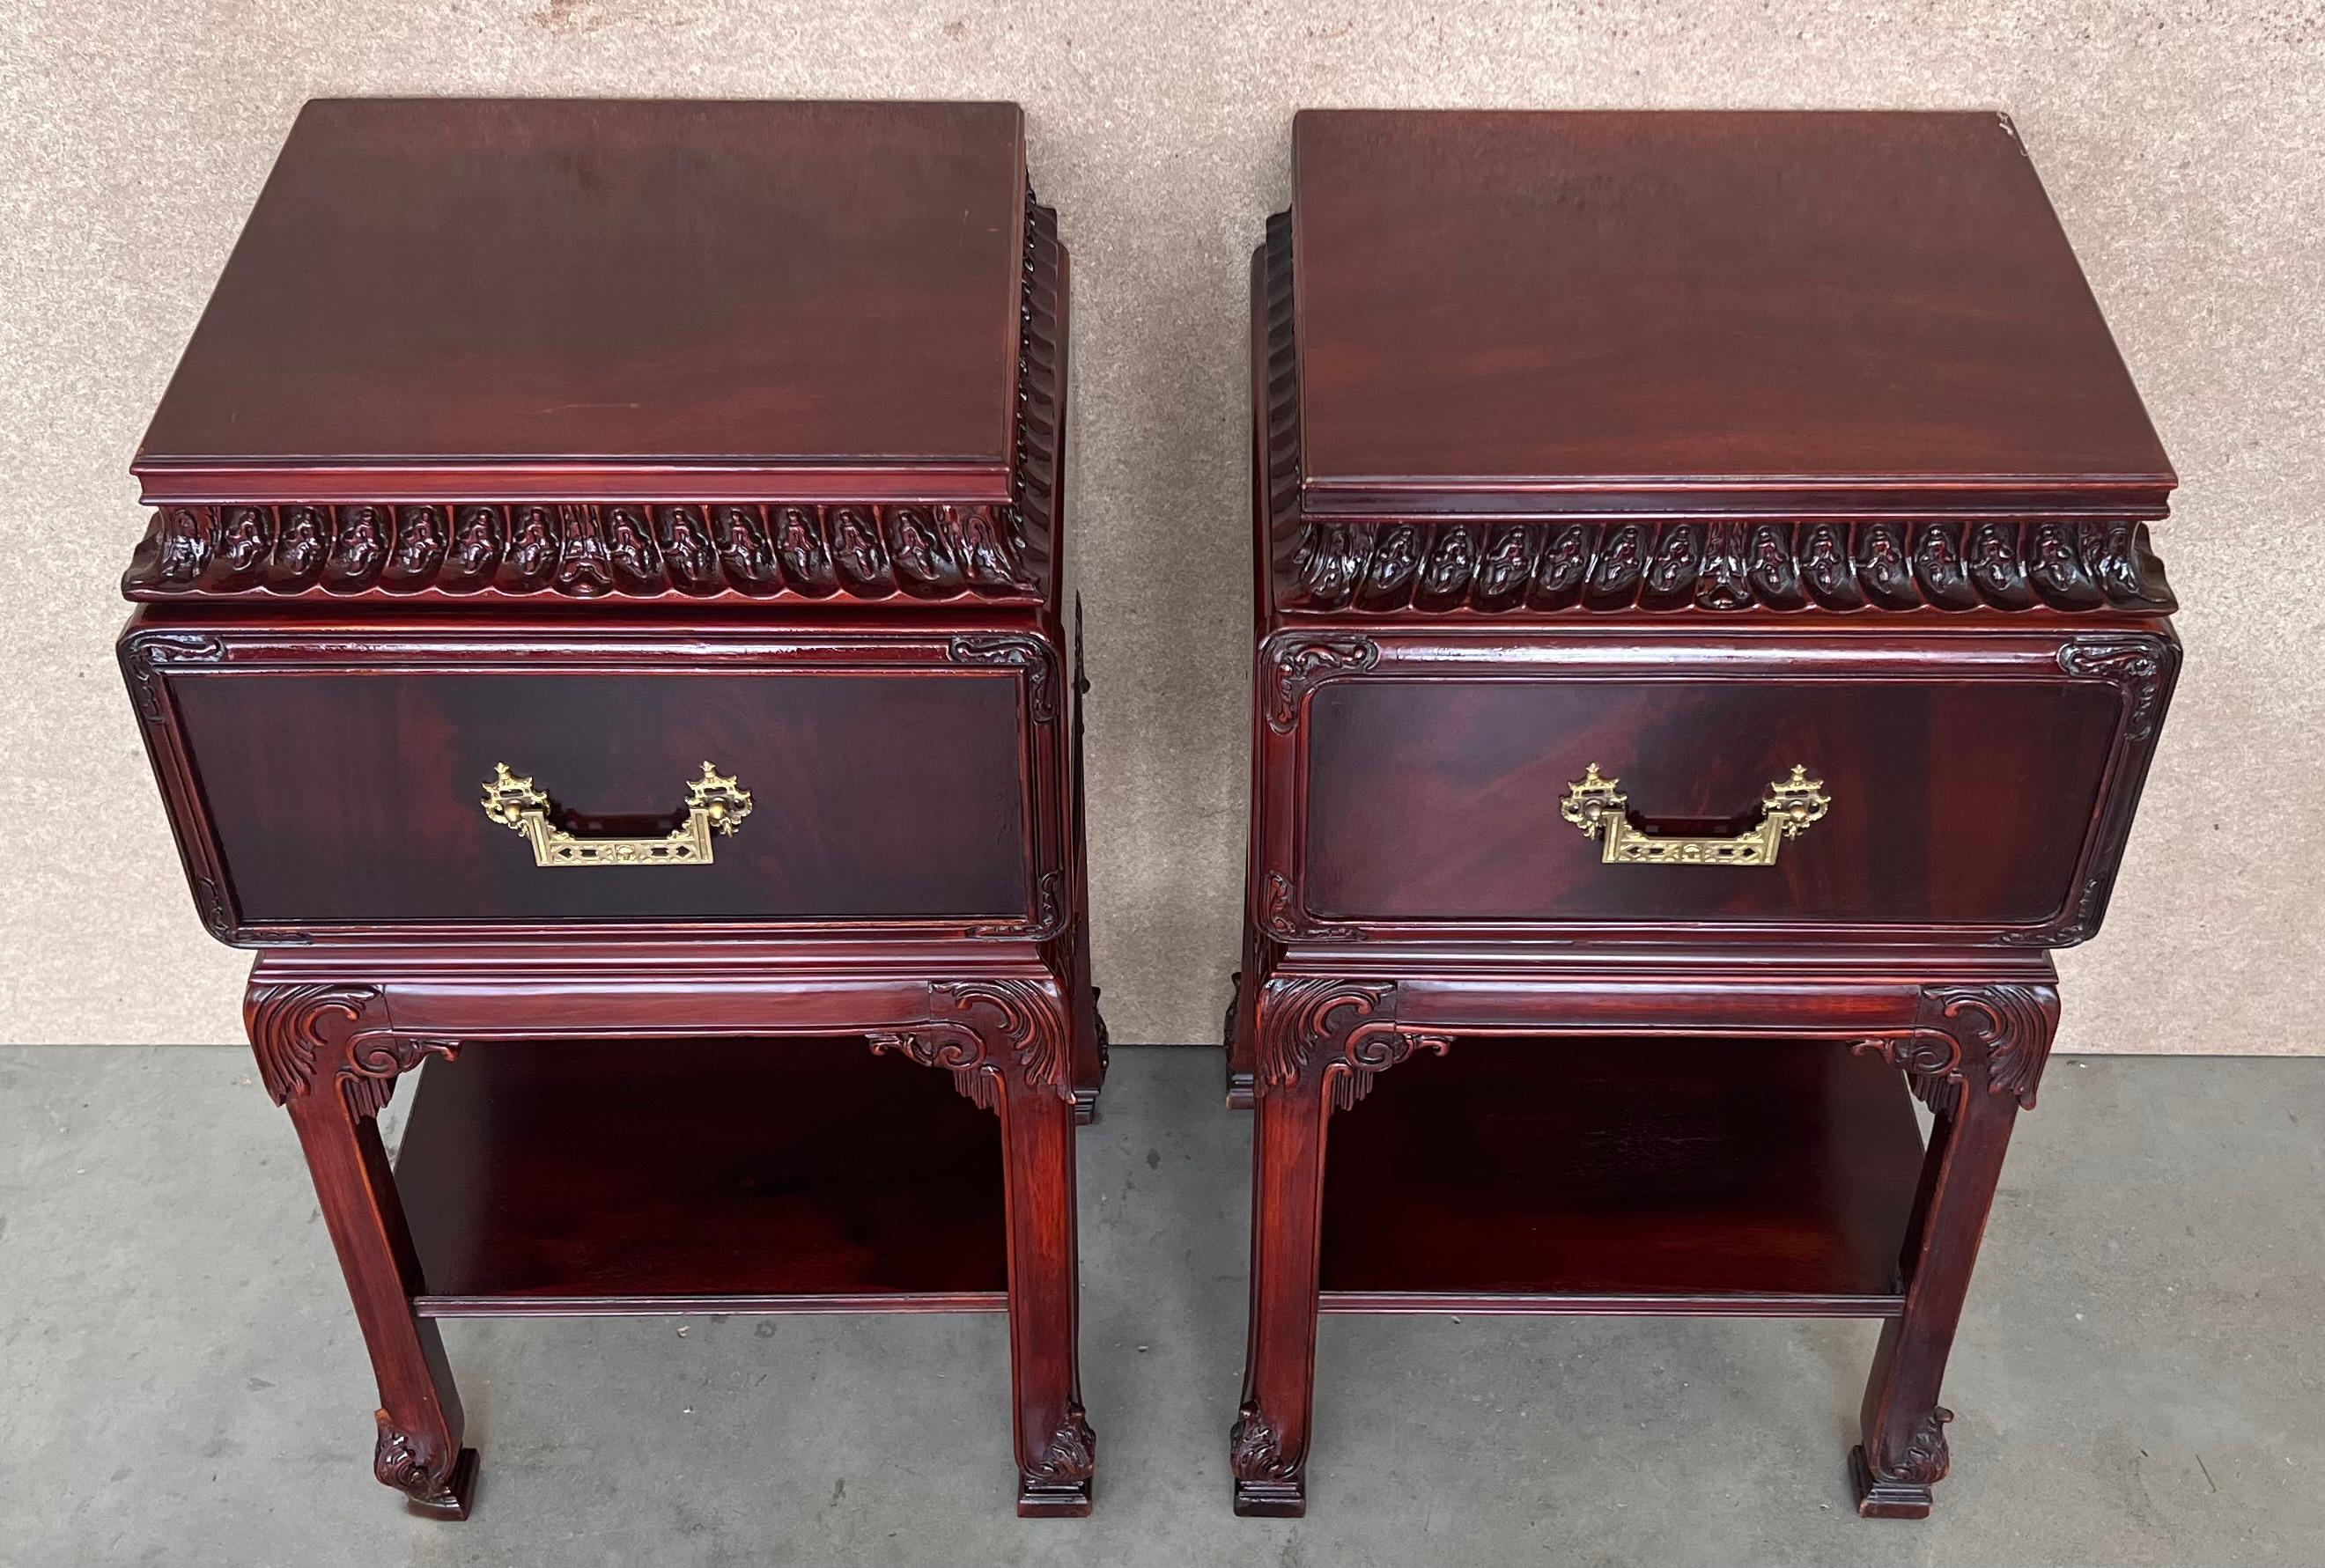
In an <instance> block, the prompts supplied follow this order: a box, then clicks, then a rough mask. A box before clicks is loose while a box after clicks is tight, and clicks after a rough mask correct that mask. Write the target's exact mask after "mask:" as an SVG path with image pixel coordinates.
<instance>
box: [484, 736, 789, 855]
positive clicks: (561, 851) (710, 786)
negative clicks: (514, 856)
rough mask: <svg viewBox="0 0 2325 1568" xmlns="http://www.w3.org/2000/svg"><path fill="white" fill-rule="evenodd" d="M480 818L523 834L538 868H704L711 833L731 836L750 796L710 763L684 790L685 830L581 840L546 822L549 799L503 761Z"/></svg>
mask: <svg viewBox="0 0 2325 1568" xmlns="http://www.w3.org/2000/svg"><path fill="white" fill-rule="evenodd" d="M484 806H485V815H486V816H489V817H491V818H492V819H493V820H494V821H495V822H497V823H499V824H500V825H501V826H504V827H506V828H509V829H511V830H513V831H514V832H517V833H521V834H523V835H524V837H525V842H526V843H528V844H532V845H533V864H535V865H537V866H707V865H709V863H710V835H711V831H712V830H713V829H714V828H715V829H716V830H718V832H720V833H732V832H734V831H735V830H736V828H737V827H740V826H742V824H743V819H744V818H745V817H746V816H750V815H751V792H750V791H749V790H747V789H744V788H743V787H742V786H741V785H740V784H737V783H736V782H735V780H734V779H729V778H726V777H723V776H722V775H721V774H720V773H719V771H718V769H716V768H713V767H712V766H711V765H710V764H709V763H708V762H705V763H703V764H702V777H701V778H699V779H696V780H695V781H694V782H693V783H691V784H689V785H688V786H687V787H686V825H685V826H683V827H680V828H676V829H674V830H672V832H669V833H665V834H662V835H660V836H659V837H649V838H585V837H583V836H581V835H579V834H574V833H569V832H567V831H566V830H565V829H564V828H561V827H560V826H557V825H556V824H555V823H553V822H551V821H550V820H549V808H550V799H549V797H548V796H547V795H546V794H544V793H542V791H541V790H539V789H534V788H533V780H532V779H530V778H523V779H520V778H518V777H517V776H515V775H514V774H513V773H511V772H510V771H509V770H508V764H507V763H506V762H496V763H495V764H494V765H493V776H492V777H491V778H490V779H486V781H485V800H484Z"/></svg>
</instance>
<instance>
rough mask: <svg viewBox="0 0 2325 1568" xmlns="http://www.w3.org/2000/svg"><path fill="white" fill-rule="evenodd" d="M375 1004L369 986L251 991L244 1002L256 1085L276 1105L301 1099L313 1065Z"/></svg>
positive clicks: (375, 991)
mask: <svg viewBox="0 0 2325 1568" xmlns="http://www.w3.org/2000/svg"><path fill="white" fill-rule="evenodd" d="M378 1000H379V989H378V987H376V986H370V985H324V984H302V985H266V986H257V987H254V988H253V989H252V991H251V992H250V996H249V999H248V1001H247V1002H246V1003H245V1010H246V1012H247V1014H248V1023H249V1033H250V1045H251V1049H252V1051H253V1052H254V1053H255V1055H256V1056H257V1057H258V1081H259V1082H260V1083H261V1084H264V1085H265V1086H266V1093H268V1094H269V1095H270V1096H272V1097H273V1101H274V1102H275V1103H276V1104H277V1105H280V1104H283V1102H286V1101H288V1100H289V1099H290V1098H291V1097H292V1095H294V1094H304V1093H307V1091H308V1089H309V1087H310V1085H311V1084H312V1083H313V1081H314V1076H315V1068H316V1065H317V1064H318V1062H319V1061H320V1059H321V1058H322V1057H323V1056H326V1055H328V1054H336V1053H337V1052H338V1051H339V1050H340V1049H341V1048H343V1047H344V1045H345V1042H346V1039H347V1035H348V1034H349V1033H351V1032H352V1031H353V1030H354V1029H356V1028H358V1027H359V1026H360V1025H361V1024H362V1022H363V1018H364V1014H365V1012H366V1010H368V1009H369V1008H370V1007H371V1005H372V1004H373V1003H374V1002H375V1001H378Z"/></svg>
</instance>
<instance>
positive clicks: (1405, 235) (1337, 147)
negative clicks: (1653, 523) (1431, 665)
mask: <svg viewBox="0 0 2325 1568" xmlns="http://www.w3.org/2000/svg"><path fill="white" fill-rule="evenodd" d="M1292 160H1293V170H1294V186H1293V190H1294V194H1293V199H1292V230H1293V238H1292V249H1293V253H1294V255H1295V257H1296V260H1297V265H1298V271H1297V292H1298V323H1299V334H1300V378H1301V445H1302V459H1303V475H1304V487H1305V493H1306V494H1307V496H1308V497H1309V498H1310V500H1311V503H1316V502H1322V503H1326V504H1331V503H1336V502H1345V503H1348V504H1350V505H1352V506H1354V505H1358V504H1361V503H1363V502H1364V501H1365V500H1366V498H1372V497H1391V496H1394V495H1396V494H1398V493H1403V492H1407V491H1410V492H1414V493H1422V494H1428V493H1433V492H1436V491H1440V490H1442V489H1444V488H1446V486H1445V484H1444V482H1447V481H1455V480H1460V481H1474V482H1476V484H1475V488H1481V489H1485V490H1489V491H1493V492H1497V493H1498V492H1526V491H1534V492H1545V491H1548V490H1551V489H1564V490H1567V491H1569V492H1570V493H1572V494H1574V495H1579V496H1596V497H1598V498H1599V499H1601V500H1603V499H1604V498H1605V497H1607V496H1608V495H1618V494H1620V493H1625V492H1632V491H1638V490H1653V489H1656V488H1660V487H1663V486H1666V485H1669V484H1674V483H1675V484H1680V485H1682V486H1689V487H1699V488H1700V487H1702V486H1705V485H1712V486H1715V487H1716V486H1718V485H1719V484H1722V483H1723V482H1727V481H1744V482H1748V483H1750V484H1757V485H1779V484H1785V485H1792V486H1794V487H1798V488H1802V489H1809V490H1813V489H1817V488H1820V487H1839V488H1840V489H1843V490H1848V491H1851V492H1874V493H1880V492H1888V493H1897V494H1901V495H1911V496H1913V497H1915V498H1917V499H1919V500H1920V501H1922V502H1923V503H1928V504H1932V505H1937V506H1941V507H1943V506H1951V505H1976V504H1977V499H1976V494H1975V492H1976V491H1977V489H1978V488H1979V487H1993V488H1999V489H2004V490H2026V489H2036V490H2041V489H2048V488H2054V487H2068V488H2072V487H2079V486H2080V487H2089V488H2090V489H2091V490H2093V491H2095V492H2097V493H2107V494H2112V495H2114V496H2116V497H2117V498H2129V497H2143V498H2146V499H2149V500H2153V499H2155V498H2157V497H2159V496H2160V494H2161V493H2162V492H2163V491H2164V490H2167V489H2169V488H2170V487H2171V484H2172V469H2171V465H2170V463H2169V462H2168V460H2167V459H2166V458H2165V457H2164V455H2163V448H2162V447H2161V446H2160V445H2159V444H2158V443H2157V441H2156V438H2155V435H2154V430H2153V429H2151V428H2150V426H2149V424H2148V421H2147V418H2146V414H2145V411H2144V409H2143V408H2142V406H2141V404H2140V401H2139V395H2138V392H2136V391H2135V389H2134V387H2133V386H2132V383H2131V378H2130V376H2129V375H2128V374H2126V371H2125V369H2124V365H2123V362H2122V359H2121V357H2120V356H2119V355H2117V351H2116V347H2115V344H2114V341H2113V340H2112V338H2111V337H2109V336H2108V333H2107V325H2106V322H2105V321H2104V320H2103V319H2102V318H2101V317H2100V315H2099V311H2098V305H2097V304H2096V303H2095V302H2094V301H2093V300H2092V298H2091V293H2090V290H2089V286H2088V285H2087V284H2086V283H2085V281H2084V280H2083V276H2082V272H2081V270H2080V267H2079V266H2078V265H2077V263H2076V261H2075V257H2074V254H2073V252H2072V251H2071V250H2070V248H2069V246H2068V244H2067V240H2066V236H2065V235H2064V234H2063V233H2062V232H2061V229H2060V226H2059V222H2058V219H2057V217H2055V216H2054V215H2053V214H2052V210H2051V206H2050V203H2049V201H2048V199H2047V198H2045V197H2044V195H2043V192H2042V182H2041V180H2039V179H2038V178H2037V177H2036V175H2035V172H2034V166H2033V162H2032V161H2030V160H2029V158H2028V157H2027V153H2026V150H2025V149H2024V147H2023V146H2022V145H2021V144H2020V143H2019V140H2018V137H2017V134H2016V133H2015V130H2013V129H2012V127H2011V126H2010V125H2009V123H2008V122H2007V121H2006V120H2005V119H2004V118H2002V117H2001V116H1999V115H1995V114H1992V113H1965V114H1891V113H1872V114H1785V113H1737V114H1706V113H1686V114H1656V113H1627V112H1625V113H1552V114H1543V113H1430V112H1418V111H1366V110H1312V109H1311V110H1308V111H1306V112H1303V113H1302V114H1301V115H1300V116H1299V117H1298V119H1297V120H1296V121H1295V122H1294V125H1293V130H1292ZM1463 488H1469V486H1463ZM1542 501H1543V503H1544V504H1552V503H1553V502H1552V500H1551V499H1550V498H1548V497H1543V498H1542ZM1387 504H1389V505H1392V506H1394V504H1396V503H1394V502H1393V501H1391V502H1388V503H1387ZM1495 504H1496V505H1506V504H1526V503H1514V502H1511V501H1510V500H1509V499H1508V497H1506V496H1504V497H1501V498H1500V499H1498V500H1496V503H1495Z"/></svg>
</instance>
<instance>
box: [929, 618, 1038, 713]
mask: <svg viewBox="0 0 2325 1568" xmlns="http://www.w3.org/2000/svg"><path fill="white" fill-rule="evenodd" d="M945 657H946V658H948V659H951V660H952V662H953V663H955V664H970V665H977V664H987V665H1003V666H1005V667H1008V668H1010V669H1022V670H1024V672H1025V708H1026V711H1027V712H1028V713H1029V714H1031V715H1033V722H1034V723H1035V724H1052V723H1055V722H1056V720H1057V716H1058V695H1057V686H1058V680H1057V675H1058V655H1057V650H1055V649H1053V648H1051V646H1050V645H1049V643H1047V642H1046V641H1042V639H1041V638H1039V637H1031V636H1027V635H1026V634H1025V633H1024V632H996V633H993V634H991V635H989V636H968V637H956V638H954V639H953V640H952V641H950V642H949V643H947V644H946V646H945Z"/></svg>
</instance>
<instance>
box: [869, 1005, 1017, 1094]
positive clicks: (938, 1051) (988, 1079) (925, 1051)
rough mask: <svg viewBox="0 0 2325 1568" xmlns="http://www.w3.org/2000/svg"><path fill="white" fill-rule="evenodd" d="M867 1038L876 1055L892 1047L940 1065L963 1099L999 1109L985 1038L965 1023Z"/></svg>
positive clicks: (924, 1062) (925, 1063)
mask: <svg viewBox="0 0 2325 1568" xmlns="http://www.w3.org/2000/svg"><path fill="white" fill-rule="evenodd" d="M866 1038H868V1039H869V1040H870V1041H871V1044H872V1054H873V1055H874V1056H880V1055H882V1054H884V1053H886V1052H890V1051H893V1052H894V1053H896V1054H897V1055H898V1056H909V1057H910V1058H912V1060H913V1061H915V1062H918V1063H919V1064H920V1065H922V1066H923V1067H941V1068H943V1069H944V1070H945V1071H947V1072H949V1073H950V1074H951V1075H952V1086H953V1088H954V1089H955V1090H957V1091H958V1092H959V1094H960V1096H961V1098H962V1099H964V1100H967V1101H968V1102H969V1103H970V1104H972V1105H974V1106H976V1107H977V1109H978V1110H979V1111H997V1110H999V1109H1000V1106H1001V1082H1000V1080H999V1079H998V1078H996V1076H995V1075H993V1074H991V1073H988V1072H987V1071H986V1070H985V1062H986V1056H985V1041H984V1039H983V1038H982V1037H980V1036H979V1035H978V1034H977V1031H976V1030H975V1029H972V1028H968V1026H967V1025H966V1024H942V1025H936V1024H932V1025H929V1026H927V1027H924V1028H913V1029H893V1030H878V1031H875V1032H874V1033H873V1034H871V1035H869V1036H867V1037H866Z"/></svg>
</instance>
